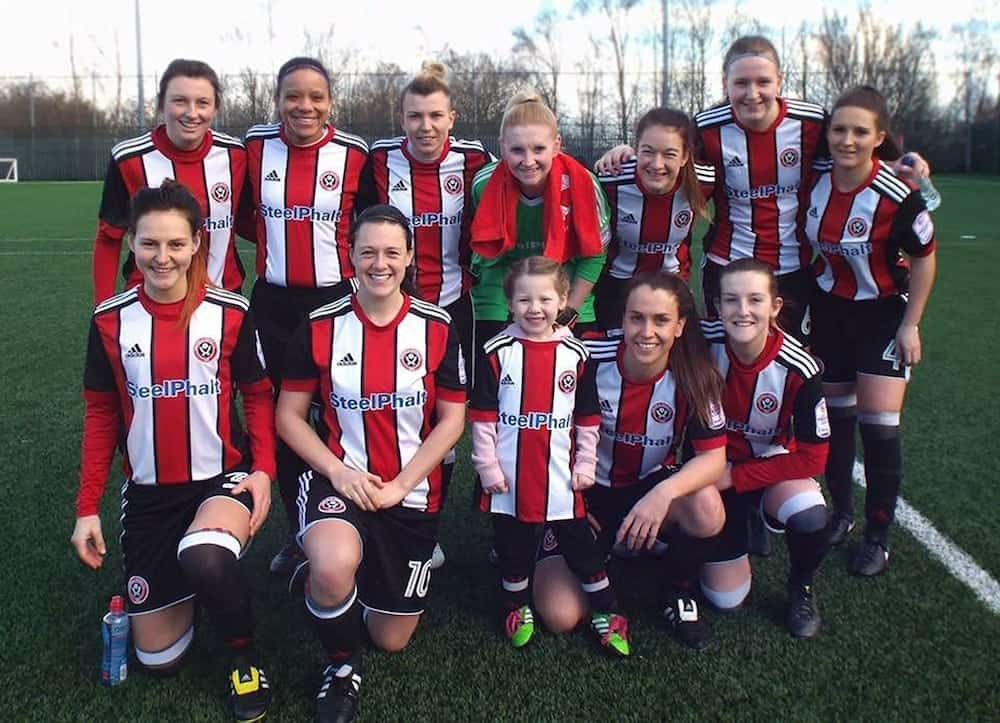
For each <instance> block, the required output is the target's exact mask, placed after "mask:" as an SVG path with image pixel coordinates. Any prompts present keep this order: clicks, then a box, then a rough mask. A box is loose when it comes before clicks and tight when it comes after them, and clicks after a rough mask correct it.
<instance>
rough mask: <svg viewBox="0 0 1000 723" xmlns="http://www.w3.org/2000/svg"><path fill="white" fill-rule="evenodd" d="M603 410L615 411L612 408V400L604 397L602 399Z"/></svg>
mask: <svg viewBox="0 0 1000 723" xmlns="http://www.w3.org/2000/svg"><path fill="white" fill-rule="evenodd" d="M601 411H602V412H613V411H614V410H613V409H612V408H611V402H609V401H608V400H607V399H602V400H601Z"/></svg>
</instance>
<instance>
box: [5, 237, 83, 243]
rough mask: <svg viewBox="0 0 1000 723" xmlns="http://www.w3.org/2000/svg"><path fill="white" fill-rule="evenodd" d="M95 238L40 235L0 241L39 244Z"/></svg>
mask: <svg viewBox="0 0 1000 723" xmlns="http://www.w3.org/2000/svg"><path fill="white" fill-rule="evenodd" d="M93 240H94V239H93V238H84V237H83V236H67V237H66V238H53V237H38V238H0V243H5V244H37V243H46V242H49V241H51V242H53V243H56V242H58V243H69V242H70V241H74V242H76V241H93Z"/></svg>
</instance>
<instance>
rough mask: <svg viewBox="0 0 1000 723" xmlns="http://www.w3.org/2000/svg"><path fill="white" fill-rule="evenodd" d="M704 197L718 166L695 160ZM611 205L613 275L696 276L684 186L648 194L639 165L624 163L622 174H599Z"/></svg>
mask: <svg viewBox="0 0 1000 723" xmlns="http://www.w3.org/2000/svg"><path fill="white" fill-rule="evenodd" d="M695 172H696V173H697V175H698V181H699V183H700V184H701V188H702V193H703V194H704V196H705V198H708V197H710V196H711V195H712V193H713V192H714V190H715V169H714V168H713V167H712V166H707V165H701V164H695ZM598 180H599V181H600V182H601V188H603V189H604V193H605V194H606V195H607V197H608V203H609V204H610V206H611V244H610V245H609V247H608V264H607V269H608V274H609V275H611V276H612V277H614V278H616V279H631V278H632V277H633V276H635V275H636V274H639V273H642V272H644V271H659V270H660V269H663V270H664V271H669V272H670V273H672V274H679V275H680V277H681V278H682V279H684V280H685V281H686V280H687V279H688V278H690V276H691V229H692V228H693V226H694V220H695V219H694V211H693V210H692V208H691V203H690V200H689V199H688V198H687V196H686V195H685V193H684V189H683V188H682V186H681V180H682V179H681V178H680V177H678V179H677V182H676V184H675V185H674V187H673V188H672V189H671V190H670V192H669V193H666V194H664V195H656V194H652V193H649V192H647V191H646V190H645V189H644V188H643V186H642V180H641V179H640V178H639V177H638V175H637V174H636V163H635V161H631V162H629V163H626V164H625V167H624V168H623V169H622V172H621V173H620V174H617V175H602V176H598Z"/></svg>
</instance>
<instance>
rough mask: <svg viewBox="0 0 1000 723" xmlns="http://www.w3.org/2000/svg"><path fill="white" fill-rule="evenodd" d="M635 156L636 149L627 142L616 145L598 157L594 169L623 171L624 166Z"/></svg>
mask: <svg viewBox="0 0 1000 723" xmlns="http://www.w3.org/2000/svg"><path fill="white" fill-rule="evenodd" d="M633 158H635V150H634V149H633V148H632V146H630V145H628V144H627V143H623V144H621V145H620V146H615V147H614V148H612V149H611V150H610V151H606V152H605V153H604V155H603V156H601V157H600V158H598V159H597V163H595V164H594V170H595V171H597V172H598V173H608V174H610V173H621V172H622V167H624V165H625V164H626V163H628V162H629V161H631V160H632V159H633Z"/></svg>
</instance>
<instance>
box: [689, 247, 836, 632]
mask: <svg viewBox="0 0 1000 723" xmlns="http://www.w3.org/2000/svg"><path fill="white" fill-rule="evenodd" d="M719 285H720V289H721V294H720V298H719V299H717V300H716V302H715V304H716V308H717V309H719V313H720V315H721V318H720V319H719V320H718V321H712V322H705V323H704V328H705V335H706V337H707V338H708V341H709V343H710V345H711V350H712V356H713V358H714V360H715V365H716V367H717V368H718V370H719V373H720V374H722V376H723V378H724V379H725V382H726V392H725V409H726V420H727V426H728V428H729V433H728V443H727V445H726V456H727V458H728V460H729V463H730V464H729V465H728V466H727V469H726V473H725V474H724V475H723V477H722V480H721V481H720V482H719V484H718V487H719V488H720V489H722V490H724V491H723V499H724V500H725V503H726V529H725V532H724V534H723V538H724V543H723V544H722V545H720V548H719V551H720V554H719V559H718V561H716V562H712V563H710V564H708V565H706V566H705V569H704V572H703V575H702V590H703V591H704V593H705V597H707V598H708V599H709V600H710V601H711V602H712V603H713V604H714V605H715V606H716V607H718V608H720V609H733V608H735V607H738V606H739V605H740V604H741V603H742V602H743V600H744V599H745V598H746V596H747V594H748V593H749V592H750V562H749V560H748V558H747V554H746V553H747V540H746V530H747V526H746V515H747V514H762V515H763V517H764V520H765V522H766V524H767V525H768V526H769V527H770V528H771V529H772V530H774V531H775V532H785V533H786V535H787V537H786V539H787V543H788V557H789V559H790V561H791V568H792V569H791V573H790V574H789V579H788V612H787V617H786V622H787V624H788V629H789V631H790V632H791V634H792V635H794V636H795V637H797V638H812V637H815V636H816V635H818V634H819V630H820V615H819V611H818V610H817V608H816V603H815V599H814V593H813V574H814V573H815V571H816V568H817V567H818V566H819V563H820V561H821V560H822V559H823V556H824V555H825V554H826V551H827V548H828V547H829V545H828V541H829V534H830V529H829V528H830V514H829V512H828V511H827V508H826V502H825V501H824V499H823V493H822V492H821V491H820V489H819V485H818V484H816V480H815V479H814V478H815V477H816V476H817V475H820V474H822V473H823V467H824V465H825V464H826V457H827V440H828V438H829V436H830V423H829V420H828V419H827V413H826V401H825V400H824V399H823V388H822V380H821V376H820V365H819V363H818V362H817V361H816V360H815V359H813V358H812V357H811V356H810V355H809V353H808V352H807V351H805V349H803V348H802V345H801V344H800V343H799V342H798V341H796V340H795V339H793V338H791V337H788V336H786V335H785V334H784V332H782V330H781V329H780V328H778V326H777V319H778V314H779V313H780V311H781V306H782V301H781V297H779V296H778V282H777V279H776V278H775V275H774V272H773V271H771V269H770V267H768V266H767V265H765V264H764V263H762V262H760V261H757V260H755V259H740V260H738V261H733V262H732V263H730V264H729V265H728V266H725V267H723V268H722V270H721V271H720V272H719ZM758 490H763V495H762V496H761V497H760V500H761V502H760V511H759V512H758V509H757V508H756V506H755V505H754V506H751V504H750V503H749V499H751V498H752V499H754V500H755V499H757V498H756V497H753V496H752V495H751V493H754V492H757V491H758Z"/></svg>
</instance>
